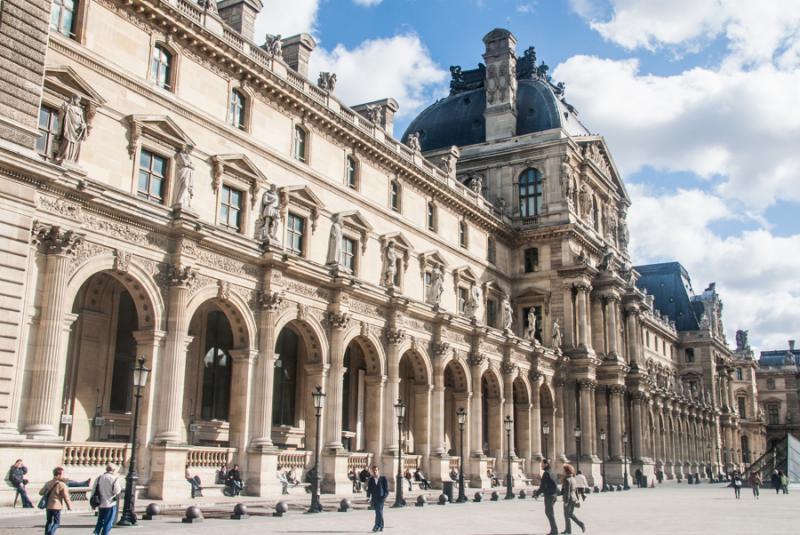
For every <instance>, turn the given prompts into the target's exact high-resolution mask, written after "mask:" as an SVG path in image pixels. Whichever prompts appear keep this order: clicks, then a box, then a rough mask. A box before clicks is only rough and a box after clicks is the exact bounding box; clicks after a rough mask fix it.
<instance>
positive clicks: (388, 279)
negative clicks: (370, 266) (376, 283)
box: [383, 241, 397, 288]
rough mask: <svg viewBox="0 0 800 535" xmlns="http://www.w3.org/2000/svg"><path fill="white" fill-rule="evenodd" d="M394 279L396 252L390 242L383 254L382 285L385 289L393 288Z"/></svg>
mask: <svg viewBox="0 0 800 535" xmlns="http://www.w3.org/2000/svg"><path fill="white" fill-rule="evenodd" d="M396 278H397V251H395V249H394V242H392V241H390V242H389V243H388V244H387V245H386V250H385V251H384V253H383V285H384V286H386V287H387V288H394V286H395V279H396Z"/></svg>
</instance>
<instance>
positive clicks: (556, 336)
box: [553, 320, 562, 349]
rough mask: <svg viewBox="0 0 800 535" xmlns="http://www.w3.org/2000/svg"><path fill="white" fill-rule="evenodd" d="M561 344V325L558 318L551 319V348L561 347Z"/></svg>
mask: <svg viewBox="0 0 800 535" xmlns="http://www.w3.org/2000/svg"><path fill="white" fill-rule="evenodd" d="M561 344H562V339H561V326H560V325H559V324H558V320H553V348H554V349H561Z"/></svg>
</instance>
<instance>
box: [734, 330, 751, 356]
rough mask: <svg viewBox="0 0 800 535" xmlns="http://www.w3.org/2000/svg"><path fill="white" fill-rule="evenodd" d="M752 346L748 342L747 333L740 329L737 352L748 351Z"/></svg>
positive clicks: (737, 333) (737, 337) (737, 334)
mask: <svg viewBox="0 0 800 535" xmlns="http://www.w3.org/2000/svg"><path fill="white" fill-rule="evenodd" d="M749 347H750V344H748V342H747V331H745V330H743V329H739V330H738V331H736V351H742V350H744V349H748V348H749Z"/></svg>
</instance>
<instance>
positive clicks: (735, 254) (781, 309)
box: [629, 185, 800, 349]
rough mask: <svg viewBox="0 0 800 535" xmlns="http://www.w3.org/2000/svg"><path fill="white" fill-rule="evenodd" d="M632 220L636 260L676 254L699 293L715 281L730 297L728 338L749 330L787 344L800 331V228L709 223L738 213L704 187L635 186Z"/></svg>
mask: <svg viewBox="0 0 800 535" xmlns="http://www.w3.org/2000/svg"><path fill="white" fill-rule="evenodd" d="M629 190H630V193H631V197H632V201H633V204H632V205H631V209H630V214H629V222H630V227H631V236H632V242H631V252H632V255H633V258H634V261H635V262H636V263H639V264H641V263H650V262H662V261H672V260H677V261H679V262H681V263H682V264H683V265H684V267H686V269H687V270H688V271H689V276H690V277H691V278H692V283H693V286H694V289H695V291H696V292H700V291H702V289H703V288H705V287H706V285H707V284H708V283H709V282H716V283H717V289H718V291H719V292H720V295H721V296H722V299H723V301H724V303H725V308H724V313H723V321H724V323H725V326H726V330H727V334H728V338H729V339H730V340H733V335H734V332H735V330H736V329H749V330H750V336H751V340H752V341H753V344H754V345H755V346H757V347H760V348H761V349H771V348H775V347H784V346H785V344H786V340H788V339H789V338H797V337H799V336H800V332H798V325H800V278H798V277H797V255H796V254H795V253H794V252H795V251H798V250H800V235H794V236H789V237H779V236H775V235H773V234H771V233H770V232H768V231H766V230H764V229H757V230H746V231H743V232H739V233H736V234H733V235H731V236H728V237H726V238H721V237H719V236H718V235H716V234H715V233H714V232H713V231H712V230H711V228H710V225H712V224H714V223H719V222H721V221H726V220H730V219H734V218H737V217H738V216H737V215H736V214H735V213H734V212H732V211H731V210H730V209H729V208H728V206H727V205H726V203H725V201H724V200H723V199H722V198H720V197H719V196H716V195H714V194H709V193H706V192H703V191H700V190H678V191H676V192H673V193H668V194H663V195H657V194H654V193H653V192H652V191H651V190H648V189H647V188H644V187H642V186H639V185H631V186H630V188H629Z"/></svg>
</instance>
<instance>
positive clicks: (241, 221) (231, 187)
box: [217, 181, 247, 234]
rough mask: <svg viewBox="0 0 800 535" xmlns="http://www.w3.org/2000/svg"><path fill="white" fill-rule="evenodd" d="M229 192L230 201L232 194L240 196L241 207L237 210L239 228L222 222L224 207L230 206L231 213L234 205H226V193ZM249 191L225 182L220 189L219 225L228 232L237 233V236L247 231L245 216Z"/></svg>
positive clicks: (218, 203) (218, 204)
mask: <svg viewBox="0 0 800 535" xmlns="http://www.w3.org/2000/svg"><path fill="white" fill-rule="evenodd" d="M226 190H228V192H229V194H228V198H229V199H230V193H232V192H236V193H238V194H239V206H238V207H236V208H237V210H236V211H237V212H238V214H239V225H238V227H235V226H232V225H230V224H228V222H224V221H223V220H222V207H223V206H228V208H229V212H230V208H231V207H232V206H233V205H230V204H226V203H225V199H224V196H225V191H226ZM246 200H247V191H246V190H244V189H241V188H239V187H238V185H231V183H230V182H229V181H223V183H222V185H221V186H220V188H219V195H218V198H217V224H218V225H219V226H221V227H222V228H224V229H225V230H227V231H230V232H235V233H236V234H243V233H244V229H245V222H246V220H245V216H246V213H247V203H246ZM228 218H229V219H230V213H229V214H228Z"/></svg>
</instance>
